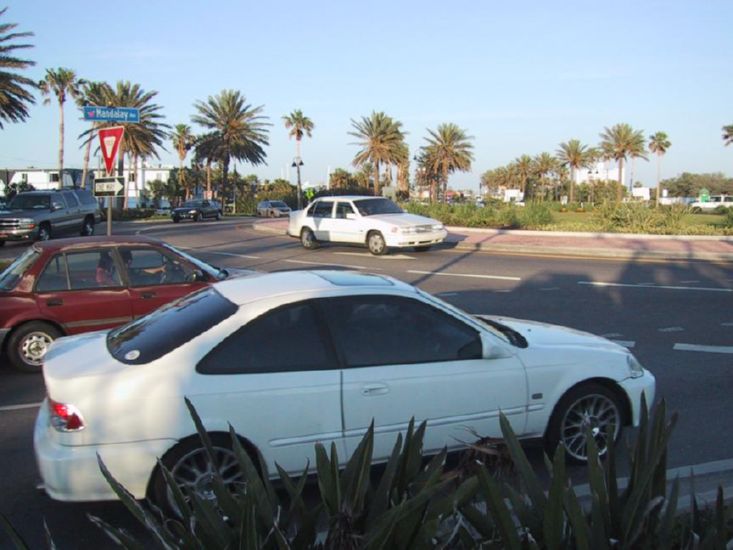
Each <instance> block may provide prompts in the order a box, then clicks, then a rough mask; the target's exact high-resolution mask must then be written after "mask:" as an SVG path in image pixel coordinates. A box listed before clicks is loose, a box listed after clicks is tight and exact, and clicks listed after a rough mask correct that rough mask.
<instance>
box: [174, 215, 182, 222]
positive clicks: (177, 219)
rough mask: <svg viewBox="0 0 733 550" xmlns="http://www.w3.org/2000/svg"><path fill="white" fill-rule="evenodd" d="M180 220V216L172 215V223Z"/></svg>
mask: <svg viewBox="0 0 733 550" xmlns="http://www.w3.org/2000/svg"><path fill="white" fill-rule="evenodd" d="M180 221H181V218H179V217H178V216H173V223H178V222H180Z"/></svg>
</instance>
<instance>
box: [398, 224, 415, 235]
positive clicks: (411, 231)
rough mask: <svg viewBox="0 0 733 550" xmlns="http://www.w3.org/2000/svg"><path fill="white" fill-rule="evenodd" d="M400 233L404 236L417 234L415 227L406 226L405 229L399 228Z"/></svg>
mask: <svg viewBox="0 0 733 550" xmlns="http://www.w3.org/2000/svg"><path fill="white" fill-rule="evenodd" d="M400 231H402V232H403V233H405V234H408V235H411V234H412V233H417V227H414V226H409V225H408V226H405V227H401V228H400Z"/></svg>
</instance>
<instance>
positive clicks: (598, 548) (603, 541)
mask: <svg viewBox="0 0 733 550" xmlns="http://www.w3.org/2000/svg"><path fill="white" fill-rule="evenodd" d="M592 498H593V502H592V504H591V513H590V517H591V525H590V547H591V548H592V549H593V550H606V549H607V548H609V541H610V540H611V538H613V534H612V533H609V532H608V531H606V527H605V523H604V521H603V512H602V511H601V503H600V498H599V497H598V495H593V497H592Z"/></svg>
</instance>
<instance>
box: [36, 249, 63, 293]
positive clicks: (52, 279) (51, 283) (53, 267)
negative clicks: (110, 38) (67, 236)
mask: <svg viewBox="0 0 733 550" xmlns="http://www.w3.org/2000/svg"><path fill="white" fill-rule="evenodd" d="M68 288H69V283H68V278H67V274H66V257H65V256H64V255H63V254H56V255H55V256H54V257H53V258H51V260H50V261H49V262H48V263H47V264H46V267H45V268H44V269H43V272H42V273H41V276H40V277H38V283H37V284H36V292H54V291H57V290H68Z"/></svg>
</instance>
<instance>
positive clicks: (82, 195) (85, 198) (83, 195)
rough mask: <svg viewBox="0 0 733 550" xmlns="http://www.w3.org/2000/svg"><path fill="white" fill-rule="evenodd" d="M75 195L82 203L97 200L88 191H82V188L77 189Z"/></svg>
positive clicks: (92, 202)
mask: <svg viewBox="0 0 733 550" xmlns="http://www.w3.org/2000/svg"><path fill="white" fill-rule="evenodd" d="M76 196H77V197H78V198H79V199H80V200H81V202H82V204H95V203H96V202H97V200H96V199H95V198H94V196H93V195H92V194H91V193H90V192H89V191H84V190H83V189H77V190H76Z"/></svg>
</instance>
